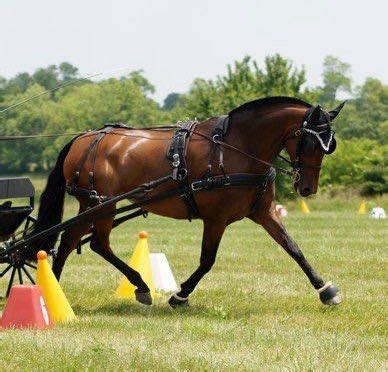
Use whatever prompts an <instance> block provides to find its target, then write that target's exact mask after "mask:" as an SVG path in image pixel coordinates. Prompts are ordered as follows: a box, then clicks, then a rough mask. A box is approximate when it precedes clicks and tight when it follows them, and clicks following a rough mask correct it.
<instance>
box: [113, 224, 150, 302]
mask: <svg viewBox="0 0 388 372" xmlns="http://www.w3.org/2000/svg"><path fill="white" fill-rule="evenodd" d="M147 237H148V234H147V233H146V232H145V231H141V232H140V233H139V240H138V242H137V245H136V247H135V250H134V252H133V255H132V257H131V259H130V260H129V263H128V265H129V266H130V267H131V268H132V269H134V270H136V271H137V272H138V273H139V274H140V275H141V277H142V279H143V280H144V281H145V283H146V284H147V285H148V287H149V289H150V291H151V297H152V299H154V298H155V286H154V283H153V279H152V271H151V260H150V252H149V249H148V242H147ZM135 289H136V287H135V286H134V285H133V284H131V283H130V282H129V280H128V279H127V278H126V277H125V276H123V277H122V278H121V280H120V284H119V286H118V287H117V289H116V292H115V296H116V297H117V298H131V299H132V298H135Z"/></svg>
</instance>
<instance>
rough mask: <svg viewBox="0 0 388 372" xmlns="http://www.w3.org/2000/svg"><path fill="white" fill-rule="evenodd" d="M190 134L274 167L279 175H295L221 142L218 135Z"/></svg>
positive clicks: (193, 131) (194, 131)
mask: <svg viewBox="0 0 388 372" xmlns="http://www.w3.org/2000/svg"><path fill="white" fill-rule="evenodd" d="M190 133H193V134H197V135H198V136H200V137H203V138H205V139H207V140H208V141H210V142H211V143H214V144H216V145H219V146H222V147H224V148H228V149H230V150H233V151H235V152H238V153H240V154H242V155H244V156H247V157H248V158H251V159H252V160H255V161H256V162H258V163H261V164H264V165H267V166H268V167H272V168H274V169H276V171H279V173H282V174H285V175H290V176H292V175H293V172H292V171H289V170H288V169H284V168H282V167H277V166H274V165H273V164H272V163H270V162H268V161H265V160H262V159H259V158H258V157H256V156H254V155H252V154H249V153H248V152H245V151H243V150H241V149H239V148H238V147H235V146H233V145H231V144H229V143H227V142H225V141H221V140H219V139H217V137H218V135H215V136H213V137H210V136H208V135H207V134H205V133H202V132H198V131H196V130H190ZM279 157H280V155H279Z"/></svg>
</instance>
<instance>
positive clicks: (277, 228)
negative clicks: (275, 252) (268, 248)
mask: <svg viewBox="0 0 388 372" xmlns="http://www.w3.org/2000/svg"><path fill="white" fill-rule="evenodd" d="M250 218H251V219H252V220H253V221H254V222H257V223H259V224H261V225H262V226H263V227H264V229H265V230H266V231H267V232H268V233H269V234H270V235H271V236H272V238H273V239H274V240H275V241H276V242H277V243H279V244H280V245H281V246H282V247H283V248H284V250H285V251H286V252H287V253H288V254H289V255H290V256H291V257H292V258H293V259H294V260H295V261H296V262H297V264H298V265H299V266H300V267H301V269H302V270H303V271H304V273H305V274H306V275H307V277H308V278H309V280H310V282H311V284H312V285H313V286H314V288H315V289H316V290H317V292H318V294H319V298H320V299H321V301H322V302H323V303H324V304H325V305H337V304H339V303H340V302H341V300H340V298H339V296H338V295H337V293H338V288H337V287H335V286H334V285H332V284H331V282H327V283H326V284H325V282H324V281H323V279H322V278H321V277H320V276H319V275H318V274H317V273H316V272H315V271H314V269H313V268H312V267H311V265H310V264H309V263H308V261H307V260H306V258H305V256H304V255H303V253H302V251H301V250H300V248H299V247H298V245H297V244H296V243H295V241H294V240H293V239H292V238H291V236H290V235H289V234H288V232H287V230H286V229H285V227H284V226H283V224H282V223H281V221H280V218H279V217H278V215H277V213H276V211H275V205H274V204H273V203H272V204H271V206H270V208H269V209H268V210H264V211H259V212H258V213H257V214H255V215H254V216H250Z"/></svg>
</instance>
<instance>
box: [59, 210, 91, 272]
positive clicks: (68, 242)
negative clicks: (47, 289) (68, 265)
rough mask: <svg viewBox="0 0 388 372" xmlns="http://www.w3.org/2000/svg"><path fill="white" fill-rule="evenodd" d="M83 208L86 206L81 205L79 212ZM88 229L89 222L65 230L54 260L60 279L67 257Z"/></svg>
mask: <svg viewBox="0 0 388 372" xmlns="http://www.w3.org/2000/svg"><path fill="white" fill-rule="evenodd" d="M83 210H84V208H82V207H80V209H79V212H78V214H79V213H81V212H82V211H83ZM88 231H89V223H81V224H78V225H74V226H72V227H70V228H69V229H67V230H65V231H64V232H63V234H62V236H61V243H60V244H59V247H58V250H57V253H56V255H55V257H54V260H53V272H54V275H55V276H56V278H57V279H58V280H59V278H60V276H61V273H62V269H63V266H64V265H65V262H66V260H67V257H68V256H69V254H70V253H71V252H72V251H73V250H74V249H75V248H76V247H77V244H78V243H79V241H80V240H81V238H82V237H83V236H84V235H85V234H87V233H88Z"/></svg>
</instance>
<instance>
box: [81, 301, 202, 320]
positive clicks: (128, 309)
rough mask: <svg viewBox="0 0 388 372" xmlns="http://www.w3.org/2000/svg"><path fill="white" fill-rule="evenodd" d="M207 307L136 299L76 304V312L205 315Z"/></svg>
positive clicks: (116, 314)
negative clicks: (173, 304)
mask: <svg viewBox="0 0 388 372" xmlns="http://www.w3.org/2000/svg"><path fill="white" fill-rule="evenodd" d="M207 310H208V309H207V308H206V307H204V306H202V305H194V306H186V307H183V308H176V309H173V308H171V307H170V306H169V305H168V304H160V303H157V304H156V305H153V306H146V305H141V304H138V303H136V302H134V301H117V300H116V301H112V302H111V303H109V304H102V305H97V306H94V307H85V306H82V305H78V306H74V311H75V313H76V314H80V315H98V314H99V315H112V316H121V315H122V316H128V315H138V316H144V317H147V318H148V317H154V316H155V317H158V318H161V317H171V316H172V315H191V316H204V315H206V314H207Z"/></svg>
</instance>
